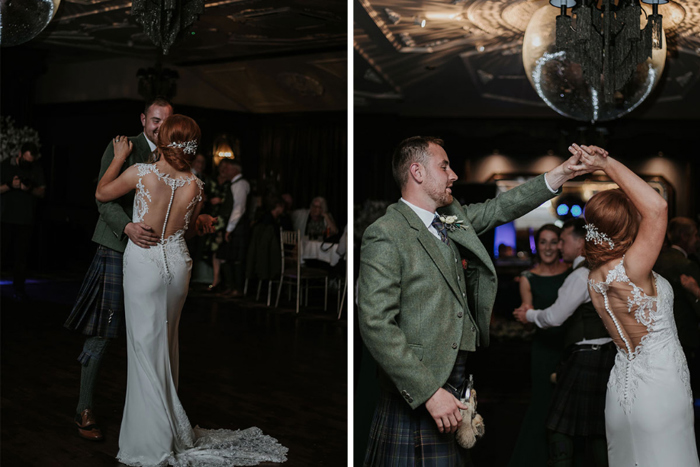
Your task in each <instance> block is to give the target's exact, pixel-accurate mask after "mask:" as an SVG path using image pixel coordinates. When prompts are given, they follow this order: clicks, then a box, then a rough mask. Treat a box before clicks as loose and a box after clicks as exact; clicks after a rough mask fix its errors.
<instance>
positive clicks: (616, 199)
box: [583, 188, 639, 270]
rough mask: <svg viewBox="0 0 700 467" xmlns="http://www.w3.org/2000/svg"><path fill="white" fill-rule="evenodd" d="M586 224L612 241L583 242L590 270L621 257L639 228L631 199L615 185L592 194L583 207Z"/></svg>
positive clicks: (630, 244)
mask: <svg viewBox="0 0 700 467" xmlns="http://www.w3.org/2000/svg"><path fill="white" fill-rule="evenodd" d="M583 216H584V218H585V219H586V223H588V224H593V225H594V226H595V227H596V229H598V231H599V232H602V233H604V234H605V235H607V236H608V237H609V238H610V239H611V240H612V241H613V245H614V246H613V248H612V249H611V248H610V244H609V243H608V242H607V241H603V242H599V243H595V242H593V241H586V247H585V255H586V260H588V264H589V265H590V267H591V270H593V269H595V268H596V267H598V266H600V265H601V264H604V263H607V262H608V261H610V260H613V259H615V258H621V257H622V255H624V254H625V253H626V252H627V250H629V248H630V247H631V246H632V243H634V239H635V238H637V231H638V230H639V211H637V208H635V207H634V204H632V200H630V199H629V197H628V196H627V195H626V194H625V192H624V191H622V190H621V189H619V188H616V189H614V190H605V191H601V192H599V193H596V194H595V195H593V196H592V197H591V199H589V200H588V202H587V203H586V206H585V207H584V211H583Z"/></svg>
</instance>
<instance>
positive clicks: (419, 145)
mask: <svg viewBox="0 0 700 467" xmlns="http://www.w3.org/2000/svg"><path fill="white" fill-rule="evenodd" d="M430 143H433V144H437V145H438V146H440V147H442V146H443V145H444V144H445V142H444V141H443V140H441V139H440V138H436V137H434V136H412V137H410V138H406V139H405V140H403V141H401V142H400V143H399V145H398V146H397V147H396V149H395V150H394V156H393V157H392V159H391V171H392V173H393V174H394V180H396V184H397V185H399V188H400V189H403V187H404V186H406V183H407V182H408V168H409V167H410V166H411V164H413V163H415V162H417V163H419V164H423V165H425V164H426V161H427V159H428V147H429V146H430Z"/></svg>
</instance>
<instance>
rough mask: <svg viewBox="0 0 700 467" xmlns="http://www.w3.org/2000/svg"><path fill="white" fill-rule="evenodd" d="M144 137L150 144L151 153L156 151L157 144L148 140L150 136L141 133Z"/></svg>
mask: <svg viewBox="0 0 700 467" xmlns="http://www.w3.org/2000/svg"><path fill="white" fill-rule="evenodd" d="M141 134H142V135H143V137H144V138H145V139H146V142H147V143H148V147H149V148H151V152H153V151H155V150H156V144H155V143H154V142H152V141H151V140H150V139H148V136H146V133H141Z"/></svg>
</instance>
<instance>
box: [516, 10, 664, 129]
mask: <svg viewBox="0 0 700 467" xmlns="http://www.w3.org/2000/svg"><path fill="white" fill-rule="evenodd" d="M644 2H645V3H650V4H651V7H649V6H646V5H645V6H644V7H642V5H641V3H640V1H639V0H618V1H617V3H616V2H615V1H613V0H579V1H578V2H577V1H575V0H550V2H549V3H550V4H552V5H554V6H555V7H557V8H556V9H555V8H552V7H551V6H549V5H545V6H543V7H541V8H540V9H538V10H537V11H536V12H535V13H534V14H533V15H532V17H531V19H530V21H529V23H528V25H527V29H526V31H525V36H524V37H523V49H522V50H523V52H522V53H523V66H524V68H525V73H526V75H527V77H528V79H529V80H530V83H531V84H532V86H533V88H534V89H535V91H536V92H537V94H538V95H539V96H540V98H541V99H542V100H543V101H544V103H545V104H547V105H548V106H549V107H551V108H552V109H553V110H555V111H556V112H557V113H559V114H561V115H563V116H565V117H569V118H573V119H576V120H581V121H589V122H599V121H607V120H613V119H616V118H620V117H621V116H623V115H625V114H627V113H629V112H631V111H633V110H634V109H635V108H637V107H638V106H639V105H640V104H641V103H642V102H643V101H644V100H645V99H646V98H647V97H649V95H650V94H651V92H652V91H653V89H654V88H655V87H656V85H657V84H658V83H659V81H660V80H661V75H662V73H663V70H664V65H665V62H666V40H665V36H664V31H663V29H662V28H661V22H662V17H661V15H660V14H659V10H658V8H659V4H661V3H667V2H668V0H657V1H654V0H644Z"/></svg>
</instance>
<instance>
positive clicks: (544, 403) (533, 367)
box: [508, 271, 569, 467]
mask: <svg viewBox="0 0 700 467" xmlns="http://www.w3.org/2000/svg"><path fill="white" fill-rule="evenodd" d="M523 275H524V276H526V277H527V279H528V281H530V288H531V291H532V306H533V307H534V308H535V309H536V310H544V309H545V308H548V307H549V306H551V305H552V304H553V303H554V302H555V301H556V299H557V293H558V292H559V288H560V287H561V286H562V284H563V283H564V280H565V279H566V277H567V276H568V275H569V272H568V271H567V272H565V273H563V274H557V275H554V276H540V275H537V274H533V273H532V272H530V271H527V272H525V273H523ZM563 331H564V330H563V328H561V327H556V328H549V329H540V328H537V329H536V331H535V335H534V337H533V338H532V347H531V352H532V353H531V357H530V376H531V378H532V394H531V396H530V405H529V406H528V408H527V412H526V413H525V418H524V419H523V422H522V425H521V426H520V433H519V434H518V439H517V441H516V443H515V448H514V450H513V455H512V456H511V459H510V462H509V463H508V466H509V467H517V466H545V465H547V460H548V457H549V452H548V447H547V446H548V444H547V443H548V441H547V429H546V427H545V422H546V420H547V413H548V411H549V403H550V401H551V400H552V394H553V393H554V385H553V384H552V382H551V375H552V373H554V372H555V371H556V368H557V364H558V363H559V361H560V360H561V356H562V352H563V350H564V332H563Z"/></svg>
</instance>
